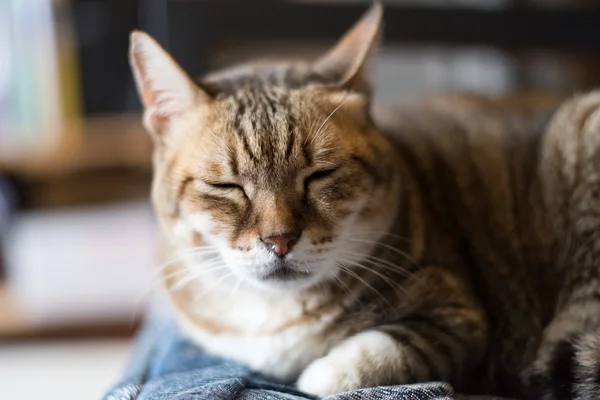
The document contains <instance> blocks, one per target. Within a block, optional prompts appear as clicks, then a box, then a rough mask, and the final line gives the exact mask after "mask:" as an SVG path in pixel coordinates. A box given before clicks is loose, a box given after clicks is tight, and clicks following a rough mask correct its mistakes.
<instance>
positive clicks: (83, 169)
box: [0, 0, 600, 400]
mask: <svg viewBox="0 0 600 400" xmlns="http://www.w3.org/2000/svg"><path fill="white" fill-rule="evenodd" d="M383 2H384V4H385V5H386V7H387V8H386V17H385V21H386V24H385V42H384V46H383V48H382V51H381V52H380V58H379V60H378V63H377V64H376V67H375V71H374V82H375V86H376V87H377V91H376V99H375V104H376V105H380V104H385V103H389V102H391V101H394V100H398V99H399V100H404V99H409V98H413V97H419V96H423V95H426V94H428V93H432V92H436V91H455V90H467V91H471V92H481V93H491V94H496V93H504V92H512V91H522V90H526V91H543V92H547V91H550V92H561V93H571V92H574V91H577V90H583V89H589V88H592V87H594V86H600V8H598V7H599V6H600V4H598V3H599V2H598V1H597V0H588V1H585V0H530V1H527V0H413V1H409V0H387V1H383ZM368 4H369V1H368V0H363V1H360V0H354V1H351V0H345V1H344V0H339V1H334V0H329V1H326V0H322V1H317V0H314V1H309V0H306V1H275V0H270V1H269V0H263V1H259V0H255V1H252V0H238V1H233V0H72V1H67V0H2V1H1V2H0V397H2V398H7V397H5V395H7V394H10V398H11V399H37V398H45V399H54V398H56V399H59V398H60V399H63V400H64V399H67V400H68V399H77V400H81V399H88V398H89V399H93V398H99V397H100V396H101V395H102V393H103V392H104V391H105V390H106V389H107V388H108V387H109V385H110V384H111V383H113V382H114V381H115V380H116V379H117V378H118V376H119V373H120V371H121V370H122V368H123V367H124V366H125V362H126V360H127V357H128V352H129V350H130V346H131V338H132V335H133V334H134V333H135V331H136V329H137V326H138V322H139V320H140V316H141V314H142V312H143V309H144V306H145V304H146V302H147V300H148V298H149V295H150V294H151V293H152V290H153V288H155V287H156V286H157V281H156V279H153V277H154V276H155V275H154V271H155V269H156V264H157V260H156V251H155V248H156V246H155V237H156V231H155V225H154V220H153V217H152V212H151V210H150V206H149V204H148V201H147V197H148V188H149V183H150V177H151V167H150V155H151V154H150V152H151V148H150V142H149V139H148V137H147V135H146V134H145V133H144V132H143V130H142V128H141V124H140V122H139V121H140V115H139V113H140V106H139V102H138V100H137V97H136V94H135V89H134V86H133V81H132V79H131V74H130V71H129V67H128V61H127V47H128V34H129V32H130V31H131V30H132V29H134V28H139V29H143V30H146V31H148V32H149V33H151V34H152V35H153V36H155V37H156V38H157V39H158V40H159V41H160V42H161V43H162V44H163V45H164V46H165V47H167V48H168V49H169V50H170V51H171V52H172V53H173V55H174V56H175V58H176V59H177V60H179V61H180V63H181V64H182V65H183V67H184V68H185V69H187V70H188V72H190V74H192V75H193V76H200V75H202V74H203V73H206V72H207V71H209V70H212V69H215V68H219V67H222V66H226V65H230V64H232V63H235V62H239V61H245V60H248V59H252V58H265V57H268V58H305V57H314V56H316V55H317V54H320V53H321V52H322V51H324V50H325V49H326V48H327V47H328V46H329V45H331V44H332V43H333V41H334V40H335V39H336V38H337V37H339V35H341V34H342V33H343V31H344V30H345V29H347V28H348V27H350V25H351V24H352V23H353V22H354V21H355V20H356V19H357V18H358V17H359V15H360V14H361V13H362V12H363V11H364V10H365V9H366V7H368Z"/></svg>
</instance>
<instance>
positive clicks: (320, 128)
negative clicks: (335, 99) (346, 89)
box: [314, 93, 349, 137]
mask: <svg viewBox="0 0 600 400" xmlns="http://www.w3.org/2000/svg"><path fill="white" fill-rule="evenodd" d="M348 99H349V97H348V94H347V93H346V94H344V98H343V99H342V101H341V102H340V104H339V105H338V106H337V107H336V108H334V109H333V111H332V112H331V114H329V115H328V116H327V118H325V121H323V123H322V124H321V126H319V129H317V132H316V133H315V134H314V136H315V137H316V136H319V134H320V133H321V130H322V129H323V127H324V126H325V124H326V123H327V122H328V121H329V120H330V119H331V117H333V115H334V114H335V113H336V112H337V110H339V109H340V108H342V106H343V105H344V104H345V103H346V101H347V100H348Z"/></svg>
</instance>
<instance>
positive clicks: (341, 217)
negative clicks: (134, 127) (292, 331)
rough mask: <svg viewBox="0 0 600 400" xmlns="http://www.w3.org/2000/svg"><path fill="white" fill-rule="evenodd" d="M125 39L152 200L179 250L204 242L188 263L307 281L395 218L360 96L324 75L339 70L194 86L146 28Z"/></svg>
mask: <svg viewBox="0 0 600 400" xmlns="http://www.w3.org/2000/svg"><path fill="white" fill-rule="evenodd" d="M357 26H359V27H360V23H359V25H357ZM355 29H357V28H356V27H355ZM363 29H365V28H363ZM133 44H134V45H136V44H137V51H138V52H137V53H136V51H135V47H136V46H132V48H133V50H132V61H133V65H134V71H135V72H136V78H137V80H138V87H139V88H140V92H141V95H142V98H143V99H144V101H145V104H146V107H147V108H146V125H147V127H148V129H149V130H150V131H151V132H152V133H153V135H154V138H155V141H156V154H155V181H154V188H153V199H154V204H155V207H156V210H157V213H158V215H159V218H160V219H161V222H162V226H163V229H164V230H165V232H164V233H165V234H166V235H167V236H168V237H169V239H170V240H171V242H172V243H173V244H174V245H175V247H177V248H178V249H179V250H185V249H186V248H194V247H202V246H204V247H202V248H203V249H204V250H205V252H204V253H203V250H200V255H199V256H198V257H196V258H193V260H195V261H193V262H196V263H200V264H204V265H206V266H207V268H209V269H210V268H211V267H214V266H215V265H218V266H220V267H221V268H220V270H221V273H222V269H226V270H227V271H229V272H230V273H231V275H233V276H235V277H237V278H239V279H242V280H244V281H245V282H249V283H251V284H254V285H256V286H259V287H266V288H287V289H302V288H306V287H308V286H312V285H314V284H317V283H319V282H322V281H325V280H328V279H335V277H336V276H337V275H338V274H340V272H341V271H340V268H349V267H352V264H353V263H354V264H356V263H360V260H361V259H362V257H363V256H364V255H366V254H368V252H369V251H370V250H371V248H372V246H373V243H374V242H375V241H376V240H377V239H378V238H379V237H380V236H381V235H382V234H384V233H385V231H386V230H387V229H388V228H389V225H390V224H391V223H392V222H393V221H392V219H393V212H391V211H390V210H393V209H394V206H395V204H394V199H395V198H396V196H395V194H396V190H397V187H396V185H395V183H394V182H395V179H394V175H395V171H394V168H393V162H392V156H391V154H392V151H391V149H390V147H389V145H388V143H387V142H386V141H385V140H384V139H383V137H382V136H381V135H380V134H379V132H378V131H377V129H376V127H375V126H374V125H373V123H372V121H371V119H370V117H369V114H368V95H367V94H365V92H364V91H357V90H353V88H352V87H349V86H348V85H340V84H337V85H334V84H331V82H330V81H328V80H330V79H334V78H331V76H334V77H335V79H340V76H342V77H343V75H344V71H333V70H331V69H330V70H329V71H325V70H324V68H323V67H320V68H319V67H317V66H315V65H311V64H292V65H288V64H276V65H271V66H269V65H263V66H248V67H243V68H237V69H234V70H229V71H225V72H223V73H219V74H217V75H214V76H212V77H209V78H207V79H206V80H205V81H203V82H202V83H201V84H200V86H197V85H195V84H194V83H193V82H191V80H189V78H188V77H187V76H186V75H185V74H183V73H182V72H181V70H179V69H178V67H177V66H176V64H174V63H173V62H172V60H170V59H169V58H168V56H166V54H165V53H164V52H162V50H161V49H160V48H158V47H157V45H156V44H155V43H154V42H153V41H152V40H151V39H149V38H148V37H147V36H141V35H140V34H138V35H137V36H134V37H133ZM354 45H356V43H354ZM334 53H335V51H334ZM365 54H366V53H365ZM338 57H339V54H338ZM363 57H364V55H363ZM338 62H339V60H338ZM346 64H348V62H347V60H346ZM351 64H355V63H351ZM360 65H362V61H361V63H360V64H359V67H360ZM161 68H162V69H163V71H159V69H161ZM346 68H349V67H348V65H346ZM354 68H355V69H356V65H355V66H354ZM165 71H166V72H165ZM334 72H335V73H334ZM357 72H358V70H356V71H355V73H357ZM328 76H329V78H328ZM351 78H352V79H354V81H353V82H354V83H355V84H356V87H359V86H360V85H363V84H364V82H363V81H362V80H361V79H358V78H359V77H358V76H356V75H355V74H354V75H352V77H351ZM343 79H345V81H344V82H346V83H348V82H350V81H349V80H348V77H344V78H343ZM171 91H174V93H173V94H172V93H171ZM390 216H392V218H390ZM223 276H225V275H223ZM234 281H235V280H234Z"/></svg>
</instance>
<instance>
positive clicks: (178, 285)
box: [168, 265, 227, 293]
mask: <svg viewBox="0 0 600 400" xmlns="http://www.w3.org/2000/svg"><path fill="white" fill-rule="evenodd" d="M226 267H227V266H226V265H218V266H215V267H212V268H209V269H205V270H202V271H200V272H198V273H195V274H189V275H187V276H185V277H183V278H182V279H180V280H179V281H178V282H176V283H174V284H173V285H172V286H169V287H168V291H169V292H170V293H172V292H176V291H178V290H180V289H182V288H184V287H185V286H187V285H188V284H190V283H191V282H193V281H195V280H196V279H198V278H201V277H202V276H204V275H206V274H209V273H211V272H215V271H219V270H222V269H225V268H226Z"/></svg>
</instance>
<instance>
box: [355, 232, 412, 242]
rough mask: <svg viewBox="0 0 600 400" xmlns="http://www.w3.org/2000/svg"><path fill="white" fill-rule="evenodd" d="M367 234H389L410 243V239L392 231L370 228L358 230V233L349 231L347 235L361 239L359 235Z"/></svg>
mask: <svg viewBox="0 0 600 400" xmlns="http://www.w3.org/2000/svg"><path fill="white" fill-rule="evenodd" d="M362 234H364V235H367V236H371V235H382V236H389V237H392V238H394V239H398V240H402V241H403V242H406V243H411V241H410V239H408V238H406V237H404V236H401V235H398V234H395V233H392V232H386V231H371V230H367V231H359V232H358V233H351V234H350V235H348V237H349V238H356V239H362V237H361V236H360V235H362Z"/></svg>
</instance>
